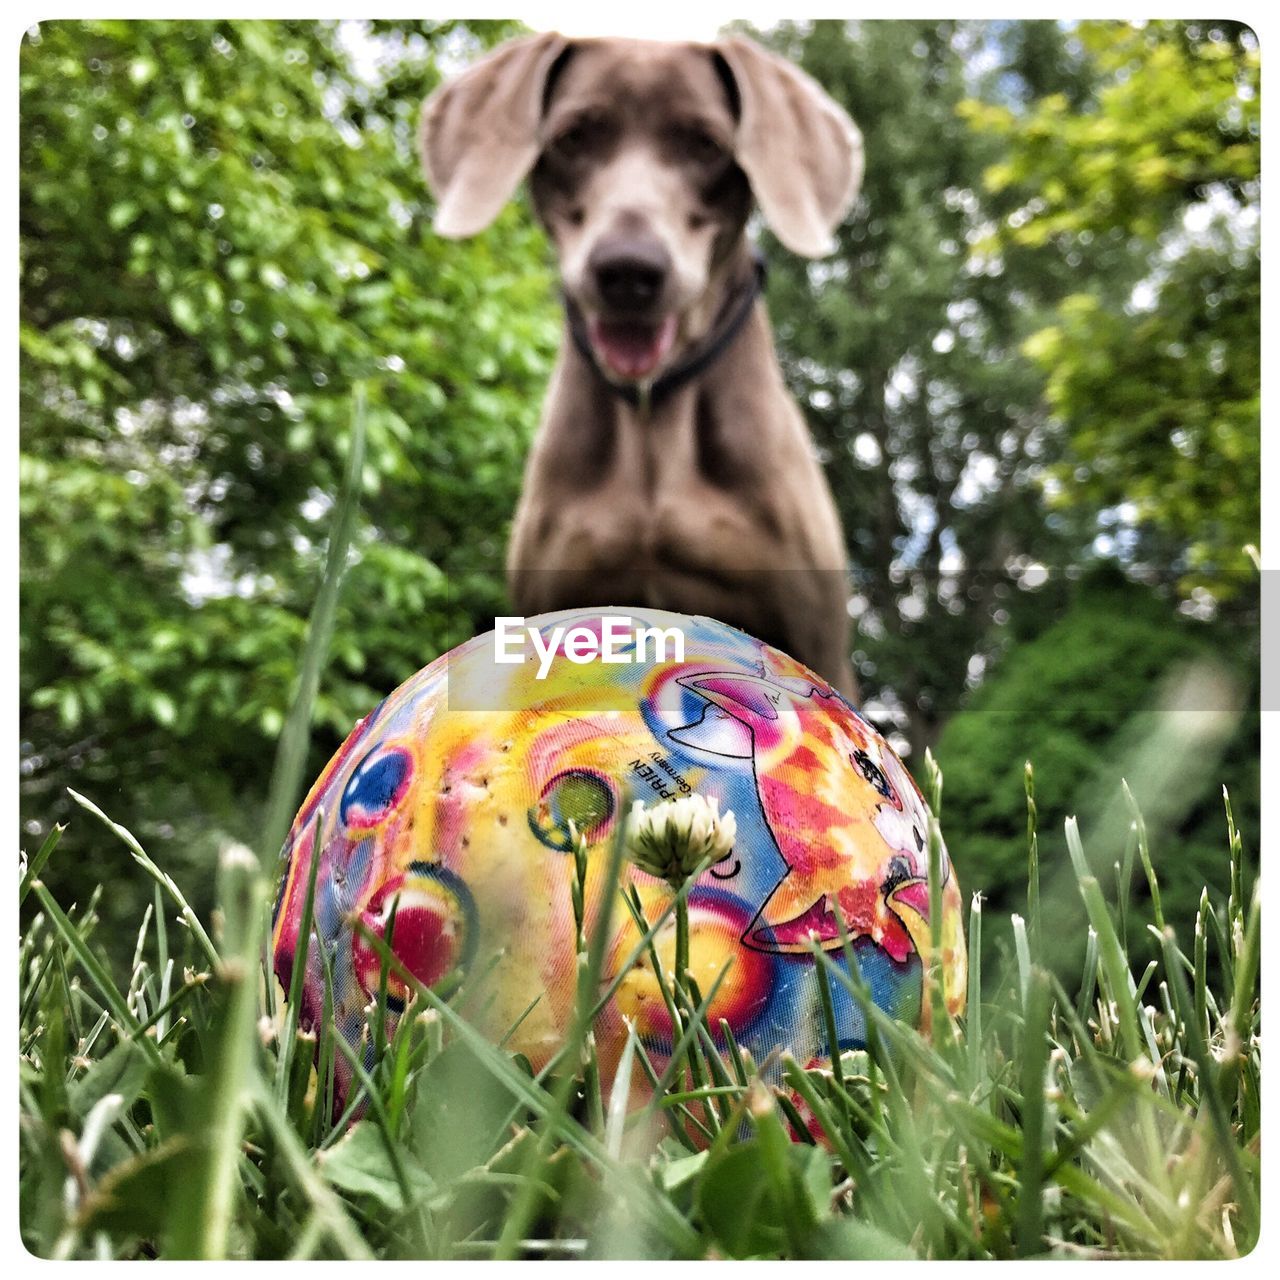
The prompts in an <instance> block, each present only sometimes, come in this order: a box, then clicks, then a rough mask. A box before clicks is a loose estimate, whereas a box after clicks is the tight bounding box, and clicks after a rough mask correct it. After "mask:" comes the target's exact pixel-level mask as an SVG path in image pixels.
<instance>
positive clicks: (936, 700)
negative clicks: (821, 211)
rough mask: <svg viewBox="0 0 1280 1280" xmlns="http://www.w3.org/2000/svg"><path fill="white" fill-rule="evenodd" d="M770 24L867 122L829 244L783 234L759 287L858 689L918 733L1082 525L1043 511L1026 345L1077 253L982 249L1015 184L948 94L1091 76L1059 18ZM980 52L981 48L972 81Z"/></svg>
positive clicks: (1050, 603)
mask: <svg viewBox="0 0 1280 1280" xmlns="http://www.w3.org/2000/svg"><path fill="white" fill-rule="evenodd" d="M765 38H767V39H768V40H769V41H770V42H771V43H772V44H774V46H775V47H777V48H778V49H779V50H781V51H782V52H785V53H786V54H788V55H789V56H791V57H793V58H795V59H796V60H797V61H798V62H800V63H801V64H802V65H803V66H804V67H805V68H806V69H807V70H808V71H809V72H810V73H811V74H813V75H814V76H815V77H816V78H817V79H818V80H819V81H820V82H821V83H822V84H823V85H824V86H825V87H826V88H827V89H828V90H829V91H830V92H831V93H832V94H833V95H834V96H835V97H836V98H837V99H838V100H839V101H840V102H841V103H842V104H843V105H844V106H845V107H846V108H847V109H848V111H849V113H850V114H851V115H852V116H853V118H854V119H855V120H856V121H857V123H858V125H859V128H860V129H861V131H862V134H863V138H864V141H865V148H866V176H865V179H864V182H863V188H862V194H861V197H860V199H859V201H858V204H857V206H856V208H855V210H854V213H853V215H852V216H851V217H850V219H849V220H848V221H847V223H846V224H845V226H844V227H843V228H841V230H840V232H839V236H838V241H839V244H838V249H837V252H836V254H835V256H834V257H833V258H831V259H829V260H827V261H824V262H820V263H817V264H814V265H809V266H806V265H804V264H801V263H798V262H796V261H794V260H791V259H789V258H787V257H785V256H782V255H775V258H774V262H773V274H772V281H771V285H770V301H771V305H772V307H773V314H774V317H775V320H776V322H777V328H778V334H779V342H780V345H781V347H782V351H783V359H784V366H785V369H786V372H787V375H788V378H789V380H790V382H791V385H792V387H793V389H794V390H795V392H796V394H797V396H798V398H799V399H800V401H801V403H802V404H804V405H805V407H806V410H807V414H808V417H809V419H810V422H811V423H812V424H813V427H814V431H815V435H816V436H817V439H818V443H819V446H820V448H821V450H822V452H823V454H824V457H825V459H826V462H827V467H828V473H829V478H830V479H831V482H832V486H833V489H834V490H835V493H836V499H837V502H838V504H839V506H840V510H841V514H842V517H843V520H844V525H845V530H846V535H847V537H848V540H849V544H850V553H851V560H852V563H853V566H854V572H855V577H856V582H857V585H858V588H859V593H858V598H857V599H856V600H855V607H857V608H858V609H860V613H859V614H858V634H859V641H858V644H859V650H860V651H859V654H858V658H859V661H860V669H861V679H862V683H863V689H864V694H865V695H866V697H867V703H868V707H869V709H870V711H871V712H872V714H873V715H874V716H876V717H877V718H878V719H880V720H881V721H882V723H883V722H886V721H889V722H891V723H892V724H895V725H896V726H897V728H898V729H899V730H900V735H899V739H898V740H899V741H900V742H901V743H902V745H904V746H908V747H910V748H913V749H915V750H916V751H921V750H923V748H924V747H926V746H928V745H929V744H930V743H932V742H933V741H934V740H935V739H936V736H937V733H938V731H939V729H940V727H941V725H942V724H943V723H944V722H945V721H946V719H947V717H948V716H949V715H950V714H951V712H952V711H953V710H954V709H955V707H956V706H957V705H958V703H959V702H960V700H961V698H962V696H963V694H964V692H965V690H966V688H969V687H972V686H973V684H975V683H976V681H977V679H978V678H980V675H981V671H982V670H983V668H984V666H985V665H986V664H987V663H988V662H990V661H991V660H992V659H994V658H995V657H996V656H997V655H998V653H999V651H1000V648H1001V646H1002V645H1003V644H1004V643H1005V639H1006V635H1005V630H1004V627H1005V624H1007V623H1008V622H1009V620H1010V618H1011V616H1012V615H1013V614H1014V613H1019V614H1021V615H1024V616H1029V615H1030V614H1035V615H1037V616H1039V615H1040V614H1046V613H1048V614H1050V616H1051V611H1052V609H1053V608H1054V607H1060V603H1061V599H1062V596H1063V583H1062V582H1061V580H1060V579H1059V578H1058V577H1056V576H1055V577H1054V578H1053V579H1052V580H1051V581H1050V582H1049V584H1048V586H1047V587H1044V588H1043V589H1041V590H1039V591H1038V593H1037V592H1035V591H1034V588H1036V587H1037V586H1038V585H1039V584H1041V583H1042V582H1043V581H1044V570H1043V567H1042V566H1044V565H1049V566H1061V565H1065V564H1067V563H1069V562H1071V560H1072V559H1073V558H1074V556H1075V554H1076V551H1077V548H1078V547H1079V545H1080V539H1079V536H1078V531H1077V530H1076V528H1075V527H1074V523H1073V522H1072V521H1071V520H1069V519H1064V520H1059V521H1058V522H1056V525H1055V523H1054V522H1052V521H1050V520H1048V519H1047V518H1046V512H1045V510H1044V505H1043V498H1042V490H1041V486H1040V480H1039V476H1040V472H1041V471H1042V469H1043V467H1044V465H1045V464H1046V462H1047V461H1049V460H1050V459H1051V458H1052V457H1053V456H1054V454H1053V451H1054V448H1055V440H1054V437H1053V434H1052V432H1051V431H1050V430H1049V424H1048V422H1047V418H1046V414H1045V412H1044V405H1043V401H1042V389H1043V384H1044V378H1043V375H1042V374H1041V372H1040V371H1039V370H1038V369H1037V368H1036V367H1035V366H1034V364H1033V363H1032V362H1031V361H1030V360H1029V359H1027V358H1026V356H1025V355H1024V354H1023V352H1022V350H1021V346H1022V343H1023V342H1024V341H1025V339H1026V338H1027V337H1028V336H1029V335H1030V334H1032V333H1034V332H1035V331H1036V330H1037V328H1038V327H1040V323H1041V321H1039V320H1038V319H1037V317H1043V315H1044V314H1045V313H1046V309H1047V308H1048V307H1050V306H1052V304H1053V303H1054V302H1055V301H1056V299H1057V298H1059V297H1060V296H1061V295H1062V293H1063V292H1065V290H1066V289H1067V288H1068V287H1069V286H1068V281H1069V275H1068V273H1067V272H1066V271H1065V270H1064V269H1062V268H1061V267H1058V265H1057V264H1056V263H1052V262H1051V263H1050V264H1049V267H1050V269H1049V270H1045V267H1044V263H1043V261H1042V259H1044V258H1045V256H1046V255H1044V254H1042V253H1040V252H1038V251H1036V250H1034V249H1029V248H1025V247H1023V246H1021V245H1017V246H1014V247H1013V248H1012V249H1011V250H1010V251H1009V252H1007V253H1005V254H1003V255H994V254H991V255H987V256H985V257H983V256H978V255H975V253H974V252H973V246H974V245H975V244H976V243H977V242H978V241H979V240H980V239H981V238H982V237H983V236H984V235H985V234H986V230H987V228H989V227H990V226H991V225H993V224H994V223H996V222H998V221H999V220H1000V218H1001V217H1003V216H1004V213H1005V211H1006V209H1007V208H1012V207H1016V204H1015V202H1016V199H1017V196H1016V195H1015V194H1011V193H996V194H992V193H990V192H988V191H986V190H985V189H984V188H983V186H982V182H981V177H982V174H983V172H984V171H985V170H986V169H987V168H988V167H990V166H991V165H992V164H994V163H995V162H996V160H997V158H998V156H999V148H998V147H996V146H994V145H993V140H992V139H991V138H990V137H988V136H985V135H983V134H981V133H979V132H977V131H975V130H974V129H972V128H971V127H970V126H969V124H968V123H967V122H966V121H965V119H964V118H963V117H962V115H961V112H960V107H961V104H962V103H963V102H965V101H966V100H967V98H968V95H969V94H970V93H972V92H973V91H974V90H975V88H979V89H981V91H982V92H983V93H984V94H986V95H988V96H989V97H991V96H994V97H999V99H1000V100H1002V101H1010V100H1012V101H1014V102H1016V103H1017V104H1019V105H1022V104H1025V103H1027V102H1029V101H1032V100H1034V99H1035V97H1036V96H1037V95H1039V94H1041V93H1044V92H1048V91H1050V90H1053V91H1058V90H1062V89H1064V87H1065V89H1066V90H1069V91H1070V92H1071V93H1072V94H1074V95H1076V96H1080V95H1083V94H1084V93H1085V92H1086V88H1085V87H1084V85H1083V84H1082V83H1080V82H1081V79H1082V74H1081V70H1080V68H1079V67H1078V66H1076V65H1075V64H1074V63H1072V62H1071V60H1070V59H1067V58H1065V56H1064V55H1063V53H1062V48H1063V45H1064V44H1065V40H1066V36H1065V34H1064V33H1062V32H1061V31H1059V30H1058V28H1057V27H1055V26H1053V25H1052V24H1016V25H1013V26H1011V27H1008V28H1003V29H999V30H997V29H995V28H992V27H989V26H985V25H982V24H975V23H956V22H891V23H881V22H872V23H842V22H815V23H804V24H798V23H784V24H783V25H782V26H780V27H778V28H777V29H775V30H772V31H770V32H768V33H766V34H765ZM980 53H982V54H984V55H989V56H990V61H991V66H992V69H991V71H989V72H988V73H986V74H985V76H982V77H980V78H979V79H978V80H977V81H976V82H975V74H974V71H973V63H974V61H975V59H976V57H977V55H978V54H980ZM1085 83H1086V84H1087V78H1085ZM1098 265H1099V267H1101V265H1102V264H1101V263H1099V264H1098ZM1055 267H1056V268H1057V269H1054V268H1055ZM904 739H905V741H904Z"/></svg>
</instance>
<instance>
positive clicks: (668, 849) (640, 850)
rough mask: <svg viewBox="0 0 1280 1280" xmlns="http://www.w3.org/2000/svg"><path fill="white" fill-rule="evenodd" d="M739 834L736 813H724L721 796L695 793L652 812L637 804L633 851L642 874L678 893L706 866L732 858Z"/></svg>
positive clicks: (631, 826) (630, 837) (630, 828)
mask: <svg viewBox="0 0 1280 1280" xmlns="http://www.w3.org/2000/svg"><path fill="white" fill-rule="evenodd" d="M737 835H738V823H737V819H735V818H734V816H733V811H732V810H731V809H730V810H726V811H725V812H724V813H723V814H722V813H721V812H720V801H719V799H718V798H717V797H715V796H710V797H707V796H701V795H698V794H696V793H695V794H693V795H688V796H681V797H680V798H679V799H678V800H663V801H661V802H660V803H659V804H655V805H654V806H653V808H652V809H646V808H645V804H644V801H643V800H637V801H636V802H635V804H633V805H632V806H631V817H630V820H629V822H628V824H627V850H628V852H629V853H630V855H631V860H632V861H633V862H634V863H635V864H636V866H637V867H639V868H640V870H641V871H646V872H648V874H649V875H651V876H657V877H658V878H659V879H662V880H665V881H667V883H668V884H670V885H672V886H673V887H675V888H678V887H679V886H680V885H682V884H683V883H684V882H685V881H686V880H687V879H688V878H689V877H690V876H691V875H692V874H693V873H694V872H695V871H696V870H697V869H698V867H699V866H701V865H702V864H703V863H705V862H719V861H720V860H721V859H723V858H727V857H728V856H729V854H730V853H731V852H732V851H733V842H734V840H735V839H737Z"/></svg>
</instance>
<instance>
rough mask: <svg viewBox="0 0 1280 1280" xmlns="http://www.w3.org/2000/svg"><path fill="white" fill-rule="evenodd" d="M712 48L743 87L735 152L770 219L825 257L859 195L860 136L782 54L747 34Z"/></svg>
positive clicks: (790, 238)
mask: <svg viewBox="0 0 1280 1280" xmlns="http://www.w3.org/2000/svg"><path fill="white" fill-rule="evenodd" d="M711 47H712V50H713V52H714V53H715V54H716V55H718V56H719V58H720V59H721V60H722V62H723V65H724V67H725V68H727V70H728V72H729V74H730V76H731V77H732V81H733V87H734V88H735V89H736V91H737V98H738V127H737V132H736V135H735V141H734V153H735V155H736V158H737V161H738V163H739V164H740V165H741V166H742V168H743V170H744V171H745V173H746V175H747V177H748V178H749V179H750V180H751V189H752V191H753V192H754V193H755V197H756V202H757V203H758V204H759V206H760V211H761V213H763V214H764V218H765V221H766V222H767V223H768V224H769V226H770V227H771V228H772V229H773V231H774V234H775V235H777V237H778V239H779V240H781V241H782V243H783V244H784V245H786V246H787V248H788V249H790V250H791V251H792V252H793V253H799V254H803V255H804V256H805V257H807V258H820V257H823V256H824V255H825V254H828V253H830V252H831V251H832V249H834V248H835V242H834V241H833V239H832V232H834V231H835V229H836V227H838V226H839V225H840V223H841V222H842V221H843V220H844V216H845V214H846V213H848V212H849V208H850V206H851V205H852V204H853V201H854V198H855V197H856V196H857V194H858V185H859V183H860V182H861V181H862V135H861V134H860V133H859V132H858V128H857V126H856V125H855V124H854V123H853V121H852V120H850V119H849V117H848V116H847V115H846V114H845V112H844V111H843V110H842V109H841V108H840V107H839V106H837V105H836V103H834V102H833V101H832V100H831V98H829V97H828V96H827V94H826V93H824V92H823V90H822V89H821V88H820V87H819V85H818V84H817V83H816V82H815V81H814V80H812V79H810V78H809V77H808V76H807V75H805V73H804V72H803V71H801V70H799V68H797V67H795V66H793V65H792V64H791V63H790V62H787V61H786V60H785V59H784V58H780V57H778V55H777V54H774V53H770V52H768V51H767V50H766V49H763V48H761V47H760V45H758V44H756V43H755V42H754V41H753V40H747V39H744V38H743V37H741V36H730V37H729V38H728V39H725V40H719V41H717V42H716V43H715V44H713V45H712V46H711Z"/></svg>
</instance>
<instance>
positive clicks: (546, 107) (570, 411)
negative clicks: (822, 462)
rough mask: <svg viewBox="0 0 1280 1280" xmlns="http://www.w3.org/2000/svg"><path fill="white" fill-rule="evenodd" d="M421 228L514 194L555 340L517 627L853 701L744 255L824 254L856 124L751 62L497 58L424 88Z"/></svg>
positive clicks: (811, 491) (840, 599) (527, 497)
mask: <svg viewBox="0 0 1280 1280" xmlns="http://www.w3.org/2000/svg"><path fill="white" fill-rule="evenodd" d="M421 145H422V159H423V163H424V166H425V168H426V173H427V179H428V182H429V183H430V185H431V187H432V189H433V190H434V192H435V193H436V196H437V198H438V201H439V205H438V209H437V212H436V217H435V226H436V229H437V230H438V231H439V232H440V233H441V234H443V235H447V236H469V235H473V234H475V233H476V232H478V231H481V230H482V229H483V228H484V227H486V226H487V225H488V224H489V223H490V222H491V221H492V220H493V218H494V217H496V215H497V214H498V212H499V210H500V209H501V208H502V206H503V205H504V204H505V203H506V202H507V201H508V200H509V199H510V198H511V196H512V194H513V192H514V191H515V189H516V187H517V186H518V185H519V183H520V181H521V180H522V179H523V178H524V177H525V176H526V175H531V191H532V196H533V204H534V208H535V209H536V211H537V214H538V217H539V218H540V220H541V221H542V223H543V225H544V226H545V227H546V229H547V231H548V233H549V234H550V236H551V238H552V240H553V242H554V244H555V247H556V251H557V254H558V256H559V261H560V268H561V276H562V280H563V287H564V295H565V304H566V337H567V339H568V340H567V341H566V342H565V343H564V344H563V348H562V350H561V353H560V357H559V360H558V362H557V364H556V367H555V371H554V373H553V374H552V378H551V385H550V389H549V392H548V395H547V399H546V403H545V406H544V408H543V416H542V425H541V428H540V430H539V434H538V437H537V440H536V441H535V443H534V447H533V450H532V453H531V455H530V457H529V461H528V465H527V468H526V471H525V481H524V491H523V495H522V497H521V501H520V505H519V508H518V510H517V512H516V519H515V527H514V529H513V533H512V540H511V546H510V550H509V553H508V559H507V569H508V575H509V583H510V589H511V594H512V598H513V601H514V603H515V606H516V608H517V609H519V610H520V611H521V612H523V613H526V614H533V613H541V612H543V611H545V610H550V609H563V608H576V607H581V606H590V605H603V604H631V605H649V606H651V607H654V608H665V609H674V610H677V611H680V612H685V613H701V614H707V615H710V616H711V617H715V618H719V619H721V620H722V621H725V622H729V623H732V624H734V625H736V626H739V627H741V628H743V629H744V630H746V631H748V632H750V633H751V634H753V635H756V636H758V637H760V638H761V639H764V640H767V641H770V642H772V643H774V644H776V645H778V646H779V647H780V648H782V649H783V650H785V651H786V652H788V653H791V654H792V655H793V656H795V657H797V658H799V659H800V660H801V661H803V662H806V663H807V664H808V665H810V666H811V667H813V668H814V669H815V670H816V671H818V672H819V673H821V674H822V675H824V676H826V677H827V678H828V679H829V680H831V681H832V682H833V683H834V684H836V685H837V686H838V687H839V688H841V689H842V690H843V691H844V692H846V693H848V694H850V695H852V694H853V692H854V681H853V673H852V669H851V667H850V662H849V619H848V613H847V610H846V601H847V598H848V590H847V580H846V557H845V549H844V542H843V538H842V535H841V532H840V525H839V520H838V518H837V516H836V510H835V503H834V501H833V500H832V497H831V491H830V489H829V488H828V486H827V484H826V480H825V478H824V476H823V474H822V470H821V468H820V466H819V464H818V462H817V459H816V458H815V455H814V449H813V445H812V441H811V439H810V436H809V433H808V430H807V429H806V427H805V425H804V421H803V419H802V418H801V415H800V412H799V410H798V408H797V407H796V405H795V403H794V402H793V401H792V400H791V398H790V396H789V395H788V394H787V392H786V389H785V387H784V384H783V379H782V372H781V369H780V368H779V365H778V359H777V356H776V354H775V351H774V346H773V338H772V334H771V332H770V328H769V323H768V318H767V316H766V313H765V309H764V305H763V303H762V302H760V301H759V293H760V284H761V276H762V272H761V270H760V268H759V266H758V264H757V262H756V261H755V259H754V258H753V255H752V252H751V250H750V247H749V245H748V243H747V239H746V235H745V228H746V222H747V217H748V214H749V213H750V211H751V207H752V200H753V197H754V201H755V203H757V204H758V205H759V207H760V210H761V212H762V213H763V215H764V218H765V220H766V221H767V222H768V223H769V225H770V226H771V227H772V229H773V231H774V232H775V234H776V235H777V236H778V238H779V239H780V240H781V241H782V243H783V244H784V245H786V246H787V248H789V249H791V250H793V251H794V252H796V253H800V254H804V255H806V256H808V257H817V256H820V255H822V254H824V253H827V252H829V250H830V248H831V235H832V232H833V230H834V228H835V227H836V226H837V225H838V224H839V222H840V221H841V220H842V219H843V217H844V215H845V214H846V213H847V211H848V209H849V206H850V204H851V203H852V201H853V198H854V196H855V195H856V193H857V188H858V183H859V181H860V179H861V175H862V149H861V139H860V136H859V134H858V131H857V129H856V128H855V127H854V125H853V122H852V121H851V120H849V118H848V116H846V115H845V113H844V112H843V111H842V110H841V109H840V108H839V107H837V106H836V104H835V103H834V102H832V101H831V99H830V98H828V97H827V96H826V94H825V93H823V92H822V90H821V89H820V88H819V87H818V86H817V85H816V84H815V83H814V82H813V81H812V80H810V79H809V78H808V77H807V76H806V75H804V74H803V73H802V72H800V71H799V70H797V69H796V68H795V67H794V66H792V65H791V64H790V63H789V62H786V61H785V60H784V59H782V58H779V57H777V56H775V55H774V54H771V53H768V52H766V51H765V50H764V49H762V48H761V47H760V46H759V45H757V44H754V43H753V42H751V41H749V40H746V39H742V38H738V37H732V38H729V39H725V40H720V41H717V42H716V43H714V44H709V45H701V44H691V43H654V42H649V41H638V40H618V39H602V40H570V39H567V38H565V37H564V36H560V35H556V34H553V33H548V34H544V35H538V36H533V37H531V38H528V39H524V40H519V41H515V42H513V43H510V44H507V45H504V46H503V47H501V48H499V49H498V50H497V51H495V52H494V53H492V54H490V55H489V56H488V57H486V58H484V59H483V60H482V61H481V62H479V63H477V64H476V65H475V66H474V67H472V68H470V70H468V71H467V72H466V73H465V74H463V75H461V76H460V77H458V78H457V79H456V80H454V81H452V82H451V83H449V84H447V85H445V86H443V87H442V88H441V89H439V90H438V91H437V92H436V93H434V94H433V95H432V96H431V97H430V98H429V99H428V100H427V103H426V106H425V108H424V111H423V118H422V131H421Z"/></svg>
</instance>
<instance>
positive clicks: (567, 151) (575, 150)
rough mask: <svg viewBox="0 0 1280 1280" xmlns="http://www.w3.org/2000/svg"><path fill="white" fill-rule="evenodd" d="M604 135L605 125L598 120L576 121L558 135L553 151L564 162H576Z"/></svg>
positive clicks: (553, 143)
mask: <svg viewBox="0 0 1280 1280" xmlns="http://www.w3.org/2000/svg"><path fill="white" fill-rule="evenodd" d="M602 133H603V125H602V124H601V123H600V122H599V121H596V120H575V121H574V122H573V123H572V124H571V125H569V126H568V128H565V129H562V130H561V131H560V132H559V133H558V134H556V137H555V140H554V141H553V142H552V144H551V149H552V150H553V151H554V152H555V153H556V155H558V156H559V157H560V158H561V159H564V160H574V159H576V158H577V157H579V156H581V155H583V154H584V153H585V152H587V151H589V150H590V149H591V148H592V146H594V145H595V143H597V142H598V141H599V139H600V137H601V135H602Z"/></svg>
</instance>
